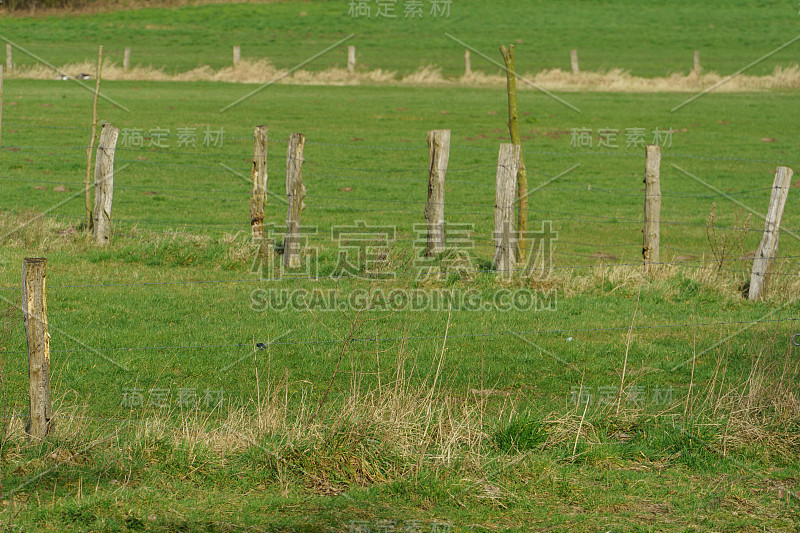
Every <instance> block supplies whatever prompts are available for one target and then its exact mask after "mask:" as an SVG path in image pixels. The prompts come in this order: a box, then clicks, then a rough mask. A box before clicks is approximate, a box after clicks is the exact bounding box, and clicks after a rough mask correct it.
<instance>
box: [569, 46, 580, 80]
mask: <svg viewBox="0 0 800 533" xmlns="http://www.w3.org/2000/svg"><path fill="white" fill-rule="evenodd" d="M569 63H570V66H571V67H572V73H573V74H577V73H578V72H580V71H581V69H580V66H579V65H578V51H577V50H570V51H569Z"/></svg>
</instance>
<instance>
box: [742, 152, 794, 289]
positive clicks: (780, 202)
mask: <svg viewBox="0 0 800 533" xmlns="http://www.w3.org/2000/svg"><path fill="white" fill-rule="evenodd" d="M792 174H793V172H792V169H791V168H789V167H778V168H777V170H776V171H775V182H774V183H773V184H772V194H771V195H770V198H769V209H767V218H766V223H765V225H764V236H763V237H762V238H761V244H759V245H758V250H757V251H756V257H755V259H753V272H752V274H751V275H750V292H749V294H748V299H750V300H759V299H761V297H762V296H763V293H764V289H765V287H766V284H767V275H768V274H769V269H770V267H771V266H772V262H773V261H774V260H775V256H777V255H778V237H780V230H781V217H782V216H783V207H784V206H785V205H786V198H787V196H789V187H791V185H792Z"/></svg>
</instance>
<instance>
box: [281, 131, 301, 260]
mask: <svg viewBox="0 0 800 533" xmlns="http://www.w3.org/2000/svg"><path fill="white" fill-rule="evenodd" d="M305 144H306V136H305V135H303V134H302V133H292V134H291V136H290V137H289V148H288V151H287V153H286V196H287V199H288V201H289V208H288V210H287V212H286V239H284V242H283V266H284V268H299V267H300V215H301V214H302V212H303V209H305V207H306V204H305V202H304V201H303V200H304V199H305V197H306V187H305V185H303V148H304V147H305Z"/></svg>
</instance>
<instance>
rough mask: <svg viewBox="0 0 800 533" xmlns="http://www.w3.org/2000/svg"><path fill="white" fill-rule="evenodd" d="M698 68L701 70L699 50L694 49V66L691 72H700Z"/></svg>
mask: <svg viewBox="0 0 800 533" xmlns="http://www.w3.org/2000/svg"><path fill="white" fill-rule="evenodd" d="M700 70H701V67H700V50H695V51H694V68H693V69H692V72H694V73H695V74H700Z"/></svg>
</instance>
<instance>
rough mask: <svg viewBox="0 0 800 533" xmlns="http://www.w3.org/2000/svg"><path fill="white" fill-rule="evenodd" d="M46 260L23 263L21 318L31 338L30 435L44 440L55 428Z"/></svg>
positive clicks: (29, 353) (29, 367) (31, 259)
mask: <svg viewBox="0 0 800 533" xmlns="http://www.w3.org/2000/svg"><path fill="white" fill-rule="evenodd" d="M46 273H47V259H44V258H32V257H27V258H25V259H24V260H23V262H22V317H23V319H24V320H25V335H26V336H27V339H28V381H29V387H28V392H29V396H30V420H29V422H28V427H27V432H28V433H29V434H30V436H31V437H33V438H35V439H38V440H42V439H44V438H45V437H46V436H47V434H48V433H49V432H50V429H51V428H52V416H53V407H52V403H51V401H50V333H48V331H47V294H46V283H45V276H46Z"/></svg>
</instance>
